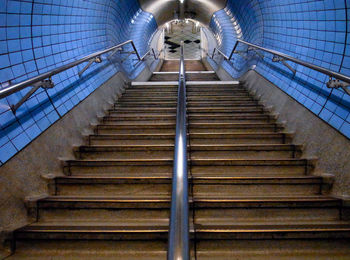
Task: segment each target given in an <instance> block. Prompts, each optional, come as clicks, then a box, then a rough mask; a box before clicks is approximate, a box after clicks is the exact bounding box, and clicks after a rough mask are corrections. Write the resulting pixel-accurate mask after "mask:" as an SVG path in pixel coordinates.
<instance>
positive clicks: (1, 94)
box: [0, 40, 161, 166]
mask: <svg viewBox="0 0 350 260" xmlns="http://www.w3.org/2000/svg"><path fill="white" fill-rule="evenodd" d="M126 45H131V50H130V48H123V46H126ZM160 54H161V52H160V53H156V51H154V50H153V49H152V48H150V49H149V50H148V51H147V52H146V53H145V54H144V55H143V56H142V57H141V56H140V54H139V52H138V50H137V49H136V47H135V45H134V43H133V41H132V40H129V41H126V42H123V43H121V44H118V45H116V46H113V47H111V48H108V49H105V50H102V51H98V52H95V53H93V54H90V55H87V56H84V57H83V58H80V59H78V60H76V61H73V62H71V63H68V64H66V65H63V66H60V67H58V68H55V69H53V70H51V71H48V72H45V73H42V74H40V75H38V76H35V77H33V78H30V79H28V80H25V81H22V82H20V83H16V84H13V85H10V86H9V87H6V88H4V89H1V90H0V99H4V98H6V97H8V100H7V103H8V104H9V105H10V108H11V110H12V113H13V116H9V120H6V121H3V122H1V132H0V140H5V139H6V138H7V136H8V135H10V134H11V133H12V132H14V131H17V129H16V128H18V122H21V124H30V122H31V121H32V120H33V117H34V118H36V117H39V115H40V114H42V113H43V111H48V110H50V109H51V110H52V108H53V109H54V111H56V114H55V116H54V117H53V118H52V120H53V121H52V120H50V125H51V124H53V123H54V122H56V121H57V120H59V119H60V118H61V117H62V116H64V114H65V113H60V112H59V111H58V110H57V109H58V108H57V105H58V104H60V100H61V99H62V98H63V97H64V96H65V95H69V93H73V94H74V95H77V93H78V92H79V88H80V87H83V88H90V86H89V85H87V84H88V83H89V80H91V79H93V78H94V77H95V76H96V75H99V74H100V73H101V72H103V71H104V70H106V69H107V68H108V67H110V66H113V67H115V71H116V72H117V71H121V72H124V73H126V75H131V74H132V73H133V72H134V71H136V70H137V69H139V67H140V66H141V65H142V64H144V63H145V64H146V65H144V66H152V64H153V62H154V61H156V60H158V59H159V57H160ZM134 57H136V59H135V58H134ZM150 59H152V61H151V62H149V61H150ZM143 61H144V62H143ZM147 62H149V63H147ZM101 63H102V64H101ZM124 63H128V65H127V66H128V68H132V70H131V71H128V72H129V73H127V71H126V70H125V69H124V68H123V67H124ZM98 64H101V65H99V66H98ZM79 65H82V66H84V67H82V66H79ZM62 72H63V73H64V72H67V73H69V74H72V76H71V77H70V78H71V80H72V81H68V82H67V83H68V84H64V86H63V85H62V84H61V83H59V84H58V85H57V86H59V88H57V89H56V90H55V91H52V92H51V93H48V91H51V89H52V90H53V89H55V85H54V82H53V81H52V80H51V78H52V77H57V76H58V77H59V74H60V73H62ZM56 75H57V76H56ZM57 80H59V78H58V79H57ZM73 80H74V81H73ZM102 83H103V82H102ZM102 83H101V84H102ZM101 84H99V85H101ZM97 88H98V86H97V87H92V89H89V91H88V92H89V93H87V94H86V95H84V97H83V98H78V99H79V100H80V101H79V100H78V103H79V102H81V101H82V100H84V99H85V98H86V97H87V96H89V95H90V94H91V93H92V92H93V91H94V90H96V89H97ZM28 89H30V90H28ZM39 89H42V91H41V92H40V90H39ZM25 91H26V92H25ZM19 92H20V95H16V93H19ZM39 92H40V93H42V95H41V96H42V98H41V99H39V98H37V99H36V102H31V103H34V104H31V105H29V106H26V109H24V110H23V109H21V106H22V105H23V104H25V103H26V101H29V100H30V99H31V96H32V95H37V93H39ZM78 103H76V104H72V106H75V105H77V104H78ZM7 107H8V106H7ZM11 110H9V113H11ZM67 112H68V111H67ZM41 132H42V131H41ZM39 134H40V133H39ZM39 134H37V135H36V136H38V135H39ZM34 138H35V137H34ZM34 138H33V139H34ZM8 152H9V151H8ZM2 163H4V161H2ZM0 166H1V163H0Z"/></svg>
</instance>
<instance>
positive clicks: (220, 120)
mask: <svg viewBox="0 0 350 260" xmlns="http://www.w3.org/2000/svg"><path fill="white" fill-rule="evenodd" d="M189 121H190V122H191V123H192V124H194V123H216V124H217V123H274V122H276V121H275V120H273V119H269V118H266V117H262V118H258V117H255V118H254V117H251V118H249V117H246V118H225V117H223V118H220V117H219V118H216V119H214V118H210V119H205V118H201V119H189ZM102 122H103V124H105V125H115V126H117V125H125V124H150V123H152V124H156V123H157V122H162V123H170V124H175V123H176V119H175V118H172V117H156V118H152V117H148V118H140V119H136V120H132V119H131V118H120V119H118V118H110V117H109V118H108V117H107V118H104V119H103V121H102Z"/></svg>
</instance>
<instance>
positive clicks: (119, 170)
mask: <svg viewBox="0 0 350 260" xmlns="http://www.w3.org/2000/svg"><path fill="white" fill-rule="evenodd" d="M172 170H173V166H172V164H169V165H163V166H162V165H158V166H133V165H132V164H131V163H130V165H125V166H96V167H93V166H85V167H84V166H70V167H67V169H66V172H67V173H70V174H72V175H76V174H79V175H81V174H89V175H93V174H97V175H98V174H103V175H114V174H125V175H126V176H128V175H136V176H138V175H139V174H142V173H147V174H149V175H150V176H164V175H168V176H171V174H172Z"/></svg>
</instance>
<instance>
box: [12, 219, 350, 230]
mask: <svg viewBox="0 0 350 260" xmlns="http://www.w3.org/2000/svg"><path fill="white" fill-rule="evenodd" d="M168 222H169V221H168V220H164V219H161V220H157V221H150V220H149V219H146V220H144V221H140V222H136V221H126V222H124V223H123V222H119V223H113V222H112V223H111V222H107V223H98V222H85V223H84V222H77V223H74V222H73V223H72V222H67V223H65V222H59V223H45V222H43V223H40V222H37V223H33V224H30V225H28V226H26V227H23V228H21V229H19V230H18V231H19V232H124V231H126V232H127V231H132V232H168V227H169V226H168ZM195 229H196V232H244V231H245V232H247V231H251V232H275V231H278V232H287V231H292V232H303V231H311V230H312V231H314V232H318V231H319V232H320V231H332V230H344V231H350V223H349V222H346V221H339V220H338V221H315V220H314V221H298V222H294V223H293V221H291V220H289V221H285V222H276V221H274V222H273V223H271V222H268V221H266V222H238V223H234V224H233V223H230V222H229V223H227V222H226V223H223V221H215V219H210V220H209V221H208V222H204V221H203V222H201V223H195Z"/></svg>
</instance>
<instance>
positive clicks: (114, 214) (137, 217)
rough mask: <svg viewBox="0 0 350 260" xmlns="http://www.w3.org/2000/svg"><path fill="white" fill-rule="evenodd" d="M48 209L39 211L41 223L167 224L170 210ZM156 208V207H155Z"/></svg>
mask: <svg viewBox="0 0 350 260" xmlns="http://www.w3.org/2000/svg"><path fill="white" fill-rule="evenodd" d="M139 206H140V207H141V208H110V209H104V208H100V209H98V208H85V209H84V208H67V209H65V208H62V209H60V208H51V209H50V208H46V209H39V221H43V222H47V221H57V222H60V221H66V220H67V219H69V220H70V221H72V222H73V221H87V222H90V221H91V222H92V221H96V220H99V219H103V220H104V221H106V222H112V223H118V222H123V221H124V222H125V220H129V221H135V222H136V221H140V222H142V221H143V220H145V219H146V220H147V219H149V220H150V221H157V220H158V221H159V222H162V223H167V222H168V221H169V214H170V210H169V209H166V208H142V205H139ZM154 207H156V206H154Z"/></svg>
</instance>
